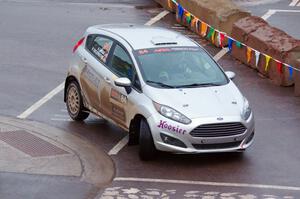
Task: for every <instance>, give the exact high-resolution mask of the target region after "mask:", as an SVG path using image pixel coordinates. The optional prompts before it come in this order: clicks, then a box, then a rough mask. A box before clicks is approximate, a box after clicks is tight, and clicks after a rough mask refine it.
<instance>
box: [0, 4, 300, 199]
mask: <svg viewBox="0 0 300 199" xmlns="http://www.w3.org/2000/svg"><path fill="white" fill-rule="evenodd" d="M70 2H71V1H64V2H63V3H62V1H59V2H58V1H46V0H44V1H31V2H27V1H22V0H16V1H0V46H1V48H0V70H1V73H0V110H1V113H0V114H1V115H7V116H12V117H16V116H18V115H19V114H21V113H22V112H23V111H24V110H26V109H27V108H28V107H29V106H31V105H32V104H33V103H35V102H36V101H38V100H39V99H40V98H42V97H43V96H45V95H46V94H47V93H48V92H49V91H51V90H52V89H53V88H55V87H56V86H57V85H59V84H60V83H62V82H63V81H64V78H65V75H66V71H67V67H68V61H69V58H70V56H71V49H72V47H73V45H74V43H75V42H76V40H77V39H79V38H80V36H81V35H82V33H83V31H84V30H85V29H86V27H88V26H90V25H94V24H101V23H119V22H132V23H138V24H144V23H145V22H147V21H148V20H149V19H150V18H151V17H153V16H155V15H156V14H158V13H159V12H160V11H162V10H161V9H159V8H149V7H153V3H152V2H151V1H146V0H145V1H141V0H138V1H130V2H131V3H129V4H124V3H128V2H129V0H128V1H116V3H112V1H106V2H109V4H102V3H101V2H102V1H97V0H94V1H92V0H91V1H85V3H80V4H77V3H73V2H75V1H72V2H71V3H70ZM99 2H100V3H99ZM103 2H104V1H103ZM118 2H121V4H120V3H118ZM137 3H138V4H139V5H146V6H145V7H147V8H146V9H136V8H135V7H134V6H135V5H137ZM289 3H290V1H288V2H287V1H280V2H279V3H274V4H263V5H261V6H259V7H258V6H256V7H253V6H248V5H247V9H252V10H253V12H255V13H256V14H257V15H260V16H262V15H263V14H264V13H265V12H267V11H268V10H269V9H275V8H276V9H297V7H295V8H291V7H290V6H288V5H289ZM283 6H284V7H283ZM298 10H299V8H298ZM277 14H278V13H277ZM277 14H275V15H274V16H272V17H270V19H269V20H270V22H271V23H277V25H278V26H281V27H282V28H283V29H285V30H286V31H290V33H291V34H295V36H296V37H298V38H299V37H300V33H299V31H298V32H297V31H292V29H291V28H288V27H290V26H288V24H293V23H295V24H296V25H291V26H292V28H295V29H297V25H299V23H298V21H297V19H298V15H289V16H288V18H285V16H283V17H282V16H281V15H280V14H278V15H277ZM299 15H300V13H299ZM277 18H278V20H275V19H277ZM272 20H274V21H272ZM275 25H276V24H275ZM155 26H163V27H167V28H172V29H175V30H177V31H181V32H183V33H184V34H186V35H190V36H191V37H193V38H195V39H196V37H194V35H193V34H192V33H190V32H189V31H187V30H185V29H183V28H180V27H178V26H177V25H176V22H175V21H174V16H172V15H168V16H167V17H165V18H164V19H163V20H161V21H159V22H158V23H156V24H155ZM298 30H299V29H298ZM197 41H198V42H200V43H201V44H203V45H204V46H205V48H206V49H207V50H208V51H209V52H210V53H211V54H212V55H215V54H217V53H218V51H219V49H216V48H214V47H212V46H211V45H210V44H209V43H207V42H206V41H203V40H201V39H198V38H197ZM220 63H221V65H222V66H223V67H224V69H225V70H232V71H234V72H236V73H237V78H236V79H235V82H236V84H237V86H238V87H239V88H240V89H241V91H242V92H243V93H244V94H245V95H246V97H247V98H248V99H249V101H250V103H251V105H252V108H253V110H254V113H255V118H256V138H255V143H254V145H253V146H252V148H250V149H249V150H248V151H247V152H246V153H245V154H244V155H238V154H209V155H172V154H165V153H160V155H159V156H158V157H157V159H156V160H154V161H151V162H142V161H140V160H139V158H138V147H136V146H125V147H124V148H123V149H122V150H121V151H120V152H119V153H118V154H117V155H114V156H112V158H113V160H114V161H115V163H116V167H117V174H116V177H117V178H116V180H115V181H114V182H113V183H112V184H111V185H109V186H108V188H106V189H103V190H102V191H101V193H99V195H98V197H102V198H105V197H106V198H109V197H110V196H111V197H113V198H117V196H119V197H121V196H122V197H125V198H130V197H131V198H136V197H140V198H143V197H144V198H146V196H152V197H153V198H164V197H167V196H169V197H170V198H193V197H194V198H227V199H228V198H286V199H288V198H300V191H299V190H300V188H299V190H293V189H292V188H293V187H294V188H295V187H300V173H299V165H300V154H299V153H298V152H299V151H300V146H299V144H298V143H299V142H300V134H299V129H300V123H299V122H298V121H299V119H300V100H299V98H296V97H294V96H293V88H281V87H277V86H274V85H272V84H271V82H270V81H269V80H268V79H265V78H263V77H261V76H259V75H258V74H257V72H256V71H254V70H252V69H250V68H248V67H246V66H244V65H242V64H240V63H239V62H237V61H235V60H234V59H232V58H231V57H230V55H226V56H224V57H223V58H222V59H221V60H220ZM28 119H30V120H36V121H41V122H43V123H47V124H50V125H53V126H56V127H59V128H62V129H66V130H68V131H70V132H73V133H74V134H76V135H80V136H81V137H82V138H85V139H87V140H89V141H90V142H92V143H95V144H97V146H99V148H101V149H103V150H104V151H106V152H109V151H110V150H111V149H112V148H113V147H114V146H115V145H116V144H117V143H118V142H119V141H120V140H121V139H122V138H123V137H124V136H125V135H126V134H125V132H124V131H123V130H121V129H119V128H117V127H115V126H113V125H112V124H109V123H107V122H104V121H103V120H101V119H98V118H95V117H90V118H89V119H88V120H87V121H86V122H85V123H76V122H72V121H69V117H68V115H67V112H66V108H65V104H64V103H63V94H62V92H60V93H59V94H58V95H56V96H55V97H54V98H53V99H51V100H50V101H49V102H47V103H46V104H45V105H44V106H42V107H41V108H40V109H38V110H37V111H35V112H34V113H33V114H32V115H30V116H29V118H28ZM27 177H28V176H27ZM121 177H122V178H121ZM35 178H38V179H41V178H42V180H40V181H38V180H37V179H35ZM143 178H147V179H150V180H148V181H147V182H142V181H143ZM26 179H27V178H26V176H19V175H16V174H1V172H0V182H1V183H0V190H1V187H2V189H4V188H5V189H8V190H11V193H16V194H12V195H10V196H9V195H5V196H6V197H7V198H14V199H18V198H21V197H18V196H20V195H18V194H17V193H20V192H26V191H27V192H28V191H29V192H30V191H32V190H33V189H34V188H36V189H37V190H35V191H40V192H41V195H42V193H43V191H45V190H47V189H45V186H46V185H47V183H49V182H51V181H52V180H54V181H55V182H52V184H55V183H58V182H59V183H58V185H59V186H63V187H64V189H62V191H65V192H74V193H77V192H78V193H79V192H84V193H85V192H89V190H90V189H92V188H91V187H89V186H87V185H84V184H76V183H74V182H73V181H72V179H67V180H64V181H63V182H65V184H64V183H62V181H59V180H55V179H53V178H50V179H48V178H47V177H45V176H37V177H32V179H30V181H31V183H32V185H34V183H35V182H39V183H40V182H42V183H43V182H44V185H45V186H44V187H43V186H42V184H41V185H40V187H39V188H37V187H31V188H30V187H28V190H27V188H26V186H25V188H24V187H23V189H21V188H19V187H22V183H20V182H24V183H27V182H28V181H26ZM166 179H167V180H166ZM3 182H5V183H7V184H6V185H5V186H3ZM207 182H211V183H210V184H209V183H207ZM72 183H73V184H74V186H73V184H72ZM8 192H9V191H8ZM45 194H47V198H53V197H51V191H47V192H46V191H45ZM14 196H16V197H14ZM3 197H4V196H3V195H1V192H0V198H1V199H2V198H3ZM86 197H87V196H86ZM4 198H5V197H4ZM45 198H46V197H45ZM56 198H57V197H56ZM5 199H6V198H5Z"/></svg>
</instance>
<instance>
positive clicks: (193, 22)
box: [191, 18, 197, 31]
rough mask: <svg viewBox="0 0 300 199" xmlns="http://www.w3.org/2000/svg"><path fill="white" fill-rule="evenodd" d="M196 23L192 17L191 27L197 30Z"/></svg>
mask: <svg viewBox="0 0 300 199" xmlns="http://www.w3.org/2000/svg"><path fill="white" fill-rule="evenodd" d="M196 23H197V20H196V18H193V20H192V23H191V27H192V28H194V29H195V30H196V31H197V27H196Z"/></svg>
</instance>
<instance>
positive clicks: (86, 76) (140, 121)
mask: <svg viewBox="0 0 300 199" xmlns="http://www.w3.org/2000/svg"><path fill="white" fill-rule="evenodd" d="M73 52H74V56H73V60H72V62H71V66H70V68H69V71H68V75H67V78H66V82H65V102H66V105H67V109H68V112H69V115H70V117H71V118H72V119H73V120H76V121H82V120H84V119H86V118H87V117H88V116H89V113H93V114H95V115H97V116H99V117H102V118H104V119H106V120H108V121H110V122H113V123H114V124H116V125H118V126H119V127H121V128H123V129H124V130H125V131H127V132H129V137H130V139H129V142H130V143H131V144H139V154H140V158H141V159H143V160H149V159H151V158H153V157H154V156H155V153H156V152H157V150H160V151H167V152H172V153H211V152H238V151H244V150H245V149H246V148H248V147H249V146H250V145H251V144H252V142H253V137H254V117H253V113H252V111H251V108H250V106H249V102H248V101H247V99H246V98H245V97H244V96H243V95H242V94H241V92H240V91H239V90H238V88H237V87H236V86H235V84H234V83H233V82H232V79H233V78H234V76H235V74H234V73H233V72H224V71H223V70H222V68H221V67H220V66H219V65H218V64H217V63H216V62H215V61H214V59H213V58H212V57H211V56H210V55H209V54H208V53H207V52H206V51H205V50H204V49H203V48H202V47H201V46H199V44H197V43H196V42H194V41H192V40H191V39H189V38H187V37H185V36H183V35H181V34H179V33H177V32H173V31H170V30H167V29H163V28H156V27H155V28H154V27H147V26H135V25H127V24H122V25H99V26H93V27H90V28H88V29H87V31H86V33H85V34H84V36H83V38H82V39H80V40H79V41H78V43H77V44H76V45H75V47H74V49H73Z"/></svg>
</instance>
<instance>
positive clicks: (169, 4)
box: [168, 0, 172, 8]
mask: <svg viewBox="0 0 300 199" xmlns="http://www.w3.org/2000/svg"><path fill="white" fill-rule="evenodd" d="M168 7H169V8H172V0H168Z"/></svg>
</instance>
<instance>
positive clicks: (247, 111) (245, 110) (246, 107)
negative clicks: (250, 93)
mask: <svg viewBox="0 0 300 199" xmlns="http://www.w3.org/2000/svg"><path fill="white" fill-rule="evenodd" d="M251 112H252V110H251V108H250V105H249V102H248V100H247V99H246V98H244V107H243V111H242V118H243V119H244V120H248V119H249V117H250V115H251Z"/></svg>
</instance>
